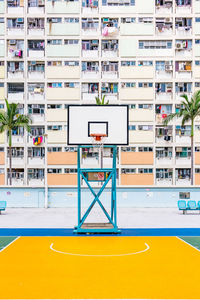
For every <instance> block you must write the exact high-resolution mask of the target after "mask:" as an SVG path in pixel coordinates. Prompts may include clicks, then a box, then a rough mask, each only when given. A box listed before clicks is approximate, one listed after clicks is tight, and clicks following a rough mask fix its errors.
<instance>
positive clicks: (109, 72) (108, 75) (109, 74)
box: [101, 61, 119, 79]
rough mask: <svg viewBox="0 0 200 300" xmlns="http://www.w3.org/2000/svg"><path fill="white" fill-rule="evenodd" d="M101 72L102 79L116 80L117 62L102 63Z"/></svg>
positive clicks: (117, 73)
mask: <svg viewBox="0 0 200 300" xmlns="http://www.w3.org/2000/svg"><path fill="white" fill-rule="evenodd" d="M101 70H102V72H101V78H102V79H117V78H118V77H119V72H118V62H109V61H103V62H102V66H101Z"/></svg>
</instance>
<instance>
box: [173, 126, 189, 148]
mask: <svg viewBox="0 0 200 300" xmlns="http://www.w3.org/2000/svg"><path fill="white" fill-rule="evenodd" d="M190 134H191V126H190V125H186V126H179V125H176V143H178V144H183V145H185V144H186V145H187V144H189V145H190V143H191V139H190Z"/></svg>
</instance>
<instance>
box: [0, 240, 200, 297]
mask: <svg viewBox="0 0 200 300" xmlns="http://www.w3.org/2000/svg"><path fill="white" fill-rule="evenodd" d="M52 243H53V248H54V249H57V250H58V251H60V252H65V253H72V254H82V255H87V256H82V255H64V254H62V253H58V252H55V251H53V250H52V249H50V246H51V244H52ZM145 243H146V244H147V245H149V249H148V251H145V252H141V253H139V252H140V251H141V250H144V249H145ZM136 252H138V254H136V255H123V256H117V255H121V254H126V253H136ZM88 255H89V256H88ZM94 255H95V256H94ZM98 255H99V256H98ZM103 255H108V256H103ZM0 261H1V272H0V299H200V283H199V270H200V253H199V252H198V251H196V250H195V249H194V248H192V247H190V246H189V245H187V244H186V243H183V242H182V241H180V240H179V239H177V238H176V237H120V236H118V237H116V236H113V237H110V236H109V237H105V236H102V237H94V236H92V237H86V236H81V237H21V238H20V239H18V240H17V241H16V242H15V243H13V244H11V245H10V246H9V247H8V248H6V249H5V250H4V251H2V252H1V253H0Z"/></svg>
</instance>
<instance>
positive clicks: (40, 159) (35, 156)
mask: <svg viewBox="0 0 200 300" xmlns="http://www.w3.org/2000/svg"><path fill="white" fill-rule="evenodd" d="M44 164H45V148H44V147H29V148H28V165H29V166H44Z"/></svg>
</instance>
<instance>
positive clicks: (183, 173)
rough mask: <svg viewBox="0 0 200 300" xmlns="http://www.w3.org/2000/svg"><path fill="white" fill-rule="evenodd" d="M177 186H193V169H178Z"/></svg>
mask: <svg viewBox="0 0 200 300" xmlns="http://www.w3.org/2000/svg"><path fill="white" fill-rule="evenodd" d="M175 174H176V178H175V181H176V183H175V184H176V185H177V186H186V187H188V186H190V185H191V169H189V168H188V169H176V173H175Z"/></svg>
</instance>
